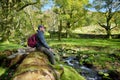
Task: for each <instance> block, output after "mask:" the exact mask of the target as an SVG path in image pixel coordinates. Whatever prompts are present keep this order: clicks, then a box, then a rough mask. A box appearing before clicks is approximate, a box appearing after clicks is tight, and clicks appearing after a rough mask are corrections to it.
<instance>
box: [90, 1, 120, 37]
mask: <svg viewBox="0 0 120 80" xmlns="http://www.w3.org/2000/svg"><path fill="white" fill-rule="evenodd" d="M119 3H120V1H119V0H93V2H92V3H91V4H88V7H90V8H93V9H95V10H96V11H97V12H98V13H100V14H99V16H101V17H99V18H97V17H96V18H97V19H98V20H97V22H98V24H99V25H100V26H101V27H102V28H104V29H105V30H106V34H107V35H106V36H107V38H109V39H111V38H112V37H111V30H112V29H114V28H115V27H118V24H119V21H120V20H119V19H118V18H117V17H116V16H117V15H118V14H117V13H118V12H119V11H120V5H119ZM114 15H115V17H114Z"/></svg>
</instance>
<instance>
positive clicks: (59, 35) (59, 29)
mask: <svg viewBox="0 0 120 80" xmlns="http://www.w3.org/2000/svg"><path fill="white" fill-rule="evenodd" d="M61 31H62V20H60V26H58V40H59V41H61Z"/></svg>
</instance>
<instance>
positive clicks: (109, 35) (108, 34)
mask: <svg viewBox="0 0 120 80" xmlns="http://www.w3.org/2000/svg"><path fill="white" fill-rule="evenodd" d="M106 32H107V38H108V39H112V36H111V29H108V30H106Z"/></svg>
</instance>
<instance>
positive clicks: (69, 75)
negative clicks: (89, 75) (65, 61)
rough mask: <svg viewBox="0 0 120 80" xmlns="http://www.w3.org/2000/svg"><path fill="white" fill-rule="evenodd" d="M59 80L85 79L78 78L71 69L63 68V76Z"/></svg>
mask: <svg viewBox="0 0 120 80" xmlns="http://www.w3.org/2000/svg"><path fill="white" fill-rule="evenodd" d="M61 80H85V78H84V77H82V76H80V75H79V73H78V72H77V71H75V69H73V68H72V67H69V66H64V74H63V75H62V77H61Z"/></svg>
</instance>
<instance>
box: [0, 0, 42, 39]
mask: <svg viewBox="0 0 120 80" xmlns="http://www.w3.org/2000/svg"><path fill="white" fill-rule="evenodd" d="M37 3H40V0H36V1H31V0H23V1H22V0H1V1H0V17H1V20H0V33H1V35H0V36H1V38H2V40H1V41H7V40H8V39H9V37H10V36H11V34H12V31H13V29H15V27H16V26H17V27H18V26H19V25H20V24H19V21H20V20H19V19H20V18H18V19H17V24H16V25H15V23H16V21H15V18H16V15H17V14H18V12H20V11H21V10H23V9H24V8H25V7H27V6H29V5H34V4H37Z"/></svg>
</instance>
